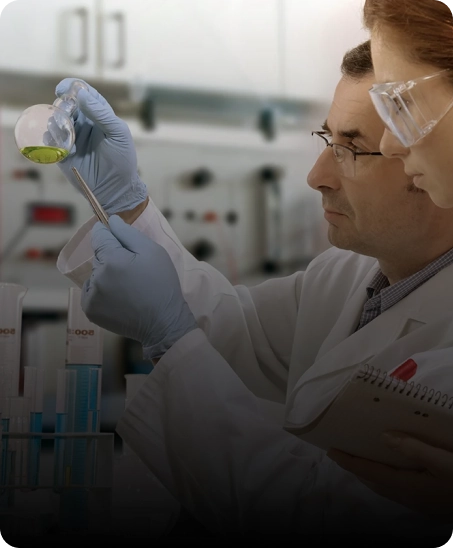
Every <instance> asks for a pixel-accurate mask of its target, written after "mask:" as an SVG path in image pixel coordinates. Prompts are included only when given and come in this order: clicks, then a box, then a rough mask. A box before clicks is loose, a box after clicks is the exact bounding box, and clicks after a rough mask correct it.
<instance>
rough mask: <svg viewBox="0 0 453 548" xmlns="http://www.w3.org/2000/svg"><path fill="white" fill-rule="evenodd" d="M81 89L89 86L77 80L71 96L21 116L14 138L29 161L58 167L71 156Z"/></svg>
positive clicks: (67, 95)
mask: <svg viewBox="0 0 453 548" xmlns="http://www.w3.org/2000/svg"><path fill="white" fill-rule="evenodd" d="M80 89H85V90H87V91H88V86H87V84H85V82H83V81H82V80H74V82H73V83H72V85H71V87H70V89H69V90H68V93H66V94H64V95H62V96H61V97H58V98H57V99H56V100H55V101H54V102H53V104H52V105H34V106H32V107H29V108H27V109H26V110H24V112H23V113H22V114H21V115H20V117H19V119H18V120H17V122H16V127H15V129H14V138H15V140H16V145H17V147H18V149H19V150H20V152H21V154H22V155H23V156H25V158H27V159H28V160H31V161H32V162H35V163H37V164H56V163H57V162H60V161H61V160H64V159H65V158H66V157H67V156H68V154H69V153H70V152H71V150H72V147H73V146H74V143H75V130H74V121H73V115H74V113H75V111H76V109H77V107H78V102H77V93H78V92H79V90H80Z"/></svg>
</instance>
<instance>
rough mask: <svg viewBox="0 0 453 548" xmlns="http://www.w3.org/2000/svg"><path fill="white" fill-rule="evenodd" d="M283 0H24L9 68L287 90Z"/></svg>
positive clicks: (0, 49)
mask: <svg viewBox="0 0 453 548" xmlns="http://www.w3.org/2000/svg"><path fill="white" fill-rule="evenodd" d="M280 7H281V6H280V3H279V1H278V0H266V1H265V2H263V1H262V0H228V2H217V1H212V0H189V1H188V0H128V2H124V0H65V1H64V2H62V1H61V0H40V2H39V3H38V2H36V0H16V1H15V2H12V3H11V4H9V5H8V6H7V7H6V8H5V9H4V11H3V13H2V15H1V17H0V70H3V71H19V72H33V73H36V72H38V73H45V74H47V75H49V74H55V75H58V76H61V75H66V74H67V75H75V76H78V77H82V78H87V79H88V78H90V77H92V78H94V77H95V78H102V79H105V80H108V81H117V82H118V81H119V82H132V83H133V82H134V81H137V82H139V83H152V84H160V85H164V86H172V87H184V88H192V89H203V90H206V89H208V90H214V91H221V92H232V93H249V94H253V95H257V96H269V95H280V94H281V77H280V76H281V75H280V61H281V60H280V54H281V50H280V49H279V45H280V41H279V40H280V36H281V35H280V31H281V28H280V26H279V25H280V23H281V21H280V19H279V17H280Z"/></svg>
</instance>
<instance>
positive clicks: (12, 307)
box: [0, 283, 27, 411]
mask: <svg viewBox="0 0 453 548" xmlns="http://www.w3.org/2000/svg"><path fill="white" fill-rule="evenodd" d="M26 293H27V288H26V287H23V286H22V285H18V284H10V283H0V367H6V368H8V369H9V370H10V371H11V387H10V393H7V394H5V396H17V395H18V394H19V370H20V344H21V330H22V301H23V299H24V297H25V294H26ZM0 411H1V409H0Z"/></svg>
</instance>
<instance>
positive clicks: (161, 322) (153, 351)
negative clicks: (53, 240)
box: [82, 215, 198, 359]
mask: <svg viewBox="0 0 453 548" xmlns="http://www.w3.org/2000/svg"><path fill="white" fill-rule="evenodd" d="M109 226H110V230H109V229H108V228H107V227H105V226H104V225H103V224H101V223H99V222H98V223H96V224H95V225H94V227H93V230H92V240H91V241H92V245H93V250H94V253H95V258H94V260H93V271H92V274H91V278H90V279H89V280H87V281H86V282H85V284H84V286H83V290H82V308H83V310H84V312H85V314H86V316H87V318H88V319H89V320H90V321H91V322H93V323H95V324H96V325H99V326H101V327H104V328H105V329H107V330H108V331H112V332H113V333H117V334H118V335H122V336H124V337H128V338H130V339H134V340H137V341H139V342H140V343H141V344H142V345H143V347H144V352H143V354H144V357H145V359H152V358H159V357H161V356H163V355H164V354H165V352H166V351H167V350H168V349H169V348H170V347H171V346H172V345H173V344H174V343H175V342H176V341H178V340H179V339H180V338H181V337H183V336H184V335H185V334H186V333H188V332H189V331H192V330H193V329H196V328H197V327H198V326H197V323H196V321H195V318H194V316H193V314H192V312H191V311H190V309H189V306H188V304H187V303H186V301H185V300H184V297H183V295H182V291H181V286H180V283H179V278H178V274H177V272H176V269H175V267H174V265H173V263H172V261H171V259H170V256H169V255H168V253H167V252H166V250H165V249H164V248H163V247H162V246H160V245H158V244H156V243H155V242H154V241H153V240H151V239H149V238H147V237H146V236H145V235H143V234H142V233H141V232H139V231H138V230H137V229H135V228H133V227H132V226H130V225H128V224H126V223H125V222H124V221H123V220H122V219H121V218H120V217H118V216H117V215H114V216H113V217H110V219H109Z"/></svg>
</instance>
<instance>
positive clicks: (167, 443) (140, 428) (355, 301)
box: [58, 202, 453, 538]
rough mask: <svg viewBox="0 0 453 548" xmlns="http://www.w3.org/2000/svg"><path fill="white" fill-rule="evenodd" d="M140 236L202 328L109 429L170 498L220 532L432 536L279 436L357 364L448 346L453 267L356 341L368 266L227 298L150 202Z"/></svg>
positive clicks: (342, 256)
mask: <svg viewBox="0 0 453 548" xmlns="http://www.w3.org/2000/svg"><path fill="white" fill-rule="evenodd" d="M94 222H95V220H94V219H93V220H91V221H89V222H88V223H87V224H86V225H84V226H83V227H82V228H81V229H80V230H79V232H78V233H77V234H76V235H75V236H74V238H73V239H72V240H71V241H70V242H69V244H68V245H67V246H66V247H65V249H64V250H63V251H62V253H61V255H60V257H59V260H58V268H59V269H60V271H61V272H62V273H63V274H65V275H66V276H68V277H69V278H71V279H72V280H73V281H74V282H75V283H76V284H77V285H79V286H80V285H81V284H82V283H83V281H84V280H85V279H87V278H88V277H89V275H90V273H91V256H92V250H91V246H90V234H89V231H90V230H91V227H92V225H93V224H94ZM134 226H136V228H138V229H139V230H140V231H142V232H143V233H145V234H147V235H148V236H149V237H150V238H152V239H153V240H155V241H156V242H157V243H159V244H160V245H162V246H163V247H164V248H165V249H166V250H167V251H168V253H169V254H170V257H171V258H172V260H173V263H174V264H175V267H176V269H177V272H178V275H179V278H180V281H181V285H182V288H183V293H184V296H185V298H186V300H187V302H188V304H189V306H190V308H191V310H192V312H193V313H194V315H195V317H196V319H197V321H198V325H199V329H197V330H195V331H192V332H191V333H189V334H188V335H186V336H185V337H184V338H183V339H181V340H180V341H179V342H178V343H176V344H175V345H174V346H173V347H172V348H171V349H170V350H169V351H168V352H167V354H166V355H165V356H164V357H163V358H162V359H161V360H160V362H159V365H158V366H157V367H156V368H155V369H154V371H153V372H152V373H151V374H150V375H149V377H148V379H147V380H146V381H145V383H144V385H143V387H142V388H141V389H140V390H139V391H138V393H137V394H136V396H135V397H134V399H133V400H132V402H131V403H130V404H129V406H128V408H127V410H126V411H125V413H124V415H123V416H122V418H121V419H120V421H119V424H118V426H117V431H118V433H119V434H120V435H121V437H122V438H123V439H124V441H125V442H126V443H127V444H128V445H129V446H130V447H131V448H132V449H133V450H134V451H135V452H136V453H137V455H138V456H139V457H140V458H141V459H142V460H143V461H144V462H145V463H146V464H147V466H148V467H149V468H150V469H151V470H152V471H153V472H154V473H155V474H156V476H157V477H158V478H159V479H160V481H161V482H162V483H163V484H164V485H165V486H166V487H167V488H168V489H169V491H170V492H171V493H173V494H174V495H175V496H176V498H178V500H180V502H181V503H182V504H183V505H184V506H185V507H186V508H187V509H188V510H189V511H190V512H191V513H193V514H194V515H195V516H196V517H197V518H198V519H199V520H200V521H202V522H203V523H204V524H205V525H206V526H207V527H209V528H210V529H212V530H213V531H217V532H234V531H244V530H247V529H251V530H254V531H261V532H263V533H265V534H266V533H279V534H282V533H283V532H291V533H293V532H295V531H296V532H297V531H299V532H301V533H304V534H305V535H307V534H316V535H318V534H320V533H326V534H330V533H340V532H341V533H352V532H357V531H361V534H363V535H370V536H374V535H375V534H379V532H382V533H387V534H392V535H395V534H398V533H401V535H402V536H409V535H411V534H412V533H411V531H412V532H413V535H414V536H415V537H417V538H420V535H422V534H424V532H426V531H428V530H433V528H432V527H433V526H432V524H431V523H429V522H428V521H427V520H425V519H423V518H422V517H421V516H419V515H415V514H414V513H412V512H411V511H409V510H407V509H406V508H403V507H402V506H400V505H398V504H396V503H393V502H390V501H387V500H385V499H383V498H381V497H379V496H378V495H376V494H374V493H373V492H371V491H370V490H369V489H368V488H366V487H365V486H364V485H363V484H361V483H360V482H359V481H358V480H357V479H356V478H355V477H354V476H353V475H351V474H349V473H346V472H345V471H343V470H342V469H340V468H339V467H338V466H337V465H336V464H335V463H333V462H332V461H331V460H330V459H328V458H327V457H326V456H325V453H324V452H323V451H321V450H319V449H317V448H315V447H312V446H310V445H308V444H306V443H304V442H303V441H301V440H299V439H298V438H296V437H295V436H293V435H292V434H289V433H288V432H285V431H284V430H283V428H282V425H283V421H285V423H286V425H287V426H294V425H300V424H303V423H304V422H305V421H308V420H311V419H312V418H314V417H315V416H316V414H318V413H319V412H320V411H322V409H324V408H325V406H326V405H327V404H328V402H330V401H331V399H332V397H333V395H335V394H336V392H337V391H338V389H339V387H340V386H341V385H342V383H343V382H345V379H346V378H349V376H350V374H351V371H352V368H354V367H357V365H358V364H360V363H363V362H365V361H367V363H369V364H370V365H375V366H376V367H379V368H381V369H382V370H385V371H389V370H391V369H393V368H394V367H395V366H396V365H398V364H399V363H401V362H402V361H404V360H406V359H407V358H408V357H409V356H411V355H412V354H415V353H417V352H423V351H425V350H427V349H430V348H435V347H438V348H443V347H446V346H448V345H449V341H453V327H452V326H451V323H450V320H451V317H450V311H453V283H452V282H451V280H452V276H453V266H450V267H447V268H446V269H444V270H443V271H441V272H440V273H439V274H438V275H437V276H435V277H434V278H432V279H431V280H429V281H428V282H426V283H425V284H424V285H422V286H421V287H420V288H419V289H417V290H416V291H414V292H413V293H411V294H410V295H409V296H407V297H406V298H405V299H403V300H402V301H401V302H399V303H398V304H396V305H395V306H393V307H392V308H391V309H390V310H388V311H386V312H385V313H383V314H382V315H381V316H379V317H378V318H376V319H375V320H373V322H371V323H370V324H368V325H367V326H365V327H364V328H363V329H361V330H360V331H358V332H357V333H355V329H356V327H357V325H358V322H359V319H360V315H361V312H362V308H363V305H364V303H365V301H366V286H367V284H368V283H369V282H370V280H371V279H372V277H373V276H374V274H375V273H376V272H377V270H378V269H379V266H378V264H377V261H376V260H375V259H372V258H368V257H363V256H359V255H357V254H355V253H351V252H346V251H341V250H337V249H331V250H328V251H327V252H326V253H324V254H322V255H321V256H319V257H318V258H316V259H315V260H314V261H313V262H312V263H311V264H310V265H309V267H308V268H307V270H306V272H298V273H296V274H294V275H292V276H289V277H286V278H280V279H275V280H270V281H267V282H265V283H263V284H261V285H259V286H257V287H253V288H246V287H243V286H238V287H233V286H231V284H230V283H229V282H228V281H227V280H226V279H225V277H224V276H222V275H221V274H220V273H219V272H217V271H216V270H215V269H213V268H212V267H211V266H210V265H208V264H206V263H203V262H199V261H197V260H196V259H195V258H194V257H192V256H191V255H190V254H189V253H188V252H187V251H186V250H185V249H184V247H183V246H182V245H181V243H180V242H179V240H178V238H177V237H176V235H175V234H174V232H173V230H172V229H171V227H170V226H169V225H168V223H167V221H166V220H165V218H164V217H163V216H162V215H161V213H160V212H159V211H158V210H157V208H156V207H155V206H154V205H153V203H152V202H150V204H149V206H148V207H147V209H146V210H145V212H144V213H143V214H142V215H141V217H140V218H139V219H138V220H137V221H136V222H135V223H134ZM421 374H425V375H426V370H423V371H422V372H421ZM444 527H445V526H442V527H441V528H440V530H443V531H445V528H444ZM448 530H449V531H450V534H451V528H449V527H448V526H447V531H448ZM370 531H372V535H371V534H370ZM385 538H388V537H385ZM447 538H448V536H447Z"/></svg>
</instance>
